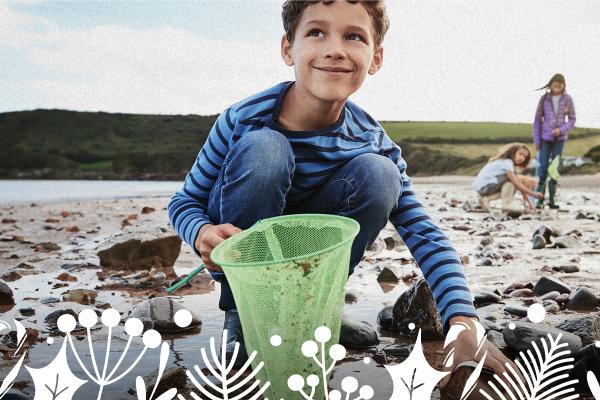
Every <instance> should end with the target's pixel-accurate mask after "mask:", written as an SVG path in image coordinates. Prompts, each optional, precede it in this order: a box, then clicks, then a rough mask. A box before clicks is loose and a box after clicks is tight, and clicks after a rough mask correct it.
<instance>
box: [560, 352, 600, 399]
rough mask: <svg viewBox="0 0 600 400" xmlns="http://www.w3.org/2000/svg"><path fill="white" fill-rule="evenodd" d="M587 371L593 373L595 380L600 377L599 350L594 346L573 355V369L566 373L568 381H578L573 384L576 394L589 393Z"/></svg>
mask: <svg viewBox="0 0 600 400" xmlns="http://www.w3.org/2000/svg"><path fill="white" fill-rule="evenodd" d="M589 371H591V372H593V373H594V375H596V377H597V378H598V377H600V348H599V347H597V346H596V345H594V344H588V345H587V346H585V347H584V348H583V349H581V350H579V352H577V354H575V363H574V365H573V368H572V369H571V370H570V371H568V372H569V378H570V379H577V380H579V382H578V383H577V384H575V390H576V393H580V394H583V393H590V388H589V386H588V384H587V374H588V372H589ZM592 398H593V397H592Z"/></svg>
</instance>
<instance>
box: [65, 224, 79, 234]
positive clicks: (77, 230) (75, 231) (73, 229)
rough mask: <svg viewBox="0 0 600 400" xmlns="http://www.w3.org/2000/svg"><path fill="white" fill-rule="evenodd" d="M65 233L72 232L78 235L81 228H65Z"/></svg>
mask: <svg viewBox="0 0 600 400" xmlns="http://www.w3.org/2000/svg"><path fill="white" fill-rule="evenodd" d="M65 231H67V232H72V233H77V232H79V227H78V226H75V225H74V226H70V227H68V228H65Z"/></svg>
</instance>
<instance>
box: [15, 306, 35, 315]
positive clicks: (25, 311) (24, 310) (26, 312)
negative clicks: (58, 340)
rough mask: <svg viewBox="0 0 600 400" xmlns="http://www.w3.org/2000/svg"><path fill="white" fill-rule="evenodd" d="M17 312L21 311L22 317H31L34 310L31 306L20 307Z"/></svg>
mask: <svg viewBox="0 0 600 400" xmlns="http://www.w3.org/2000/svg"><path fill="white" fill-rule="evenodd" d="M19 312H20V313H21V315H22V316H24V317H31V316H33V315H35V310H34V309H33V308H31V307H28V308H20V309H19Z"/></svg>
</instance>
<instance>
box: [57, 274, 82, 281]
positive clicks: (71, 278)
mask: <svg viewBox="0 0 600 400" xmlns="http://www.w3.org/2000/svg"><path fill="white" fill-rule="evenodd" d="M54 279H58V280H59V281H63V282H77V277H75V276H73V275H71V274H69V273H68V272H63V273H61V274H59V275H58V276H57V277H56V278H54Z"/></svg>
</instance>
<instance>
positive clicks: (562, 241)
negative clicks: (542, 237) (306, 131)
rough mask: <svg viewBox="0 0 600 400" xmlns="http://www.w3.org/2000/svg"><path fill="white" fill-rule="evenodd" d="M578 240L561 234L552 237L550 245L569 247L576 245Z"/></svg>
mask: <svg viewBox="0 0 600 400" xmlns="http://www.w3.org/2000/svg"><path fill="white" fill-rule="evenodd" d="M578 246H579V241H578V240H577V239H576V238H575V237H573V236H571V235H563V236H559V237H557V238H556V239H554V242H553V244H552V247H557V248H559V249H569V248H573V247H578Z"/></svg>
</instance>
